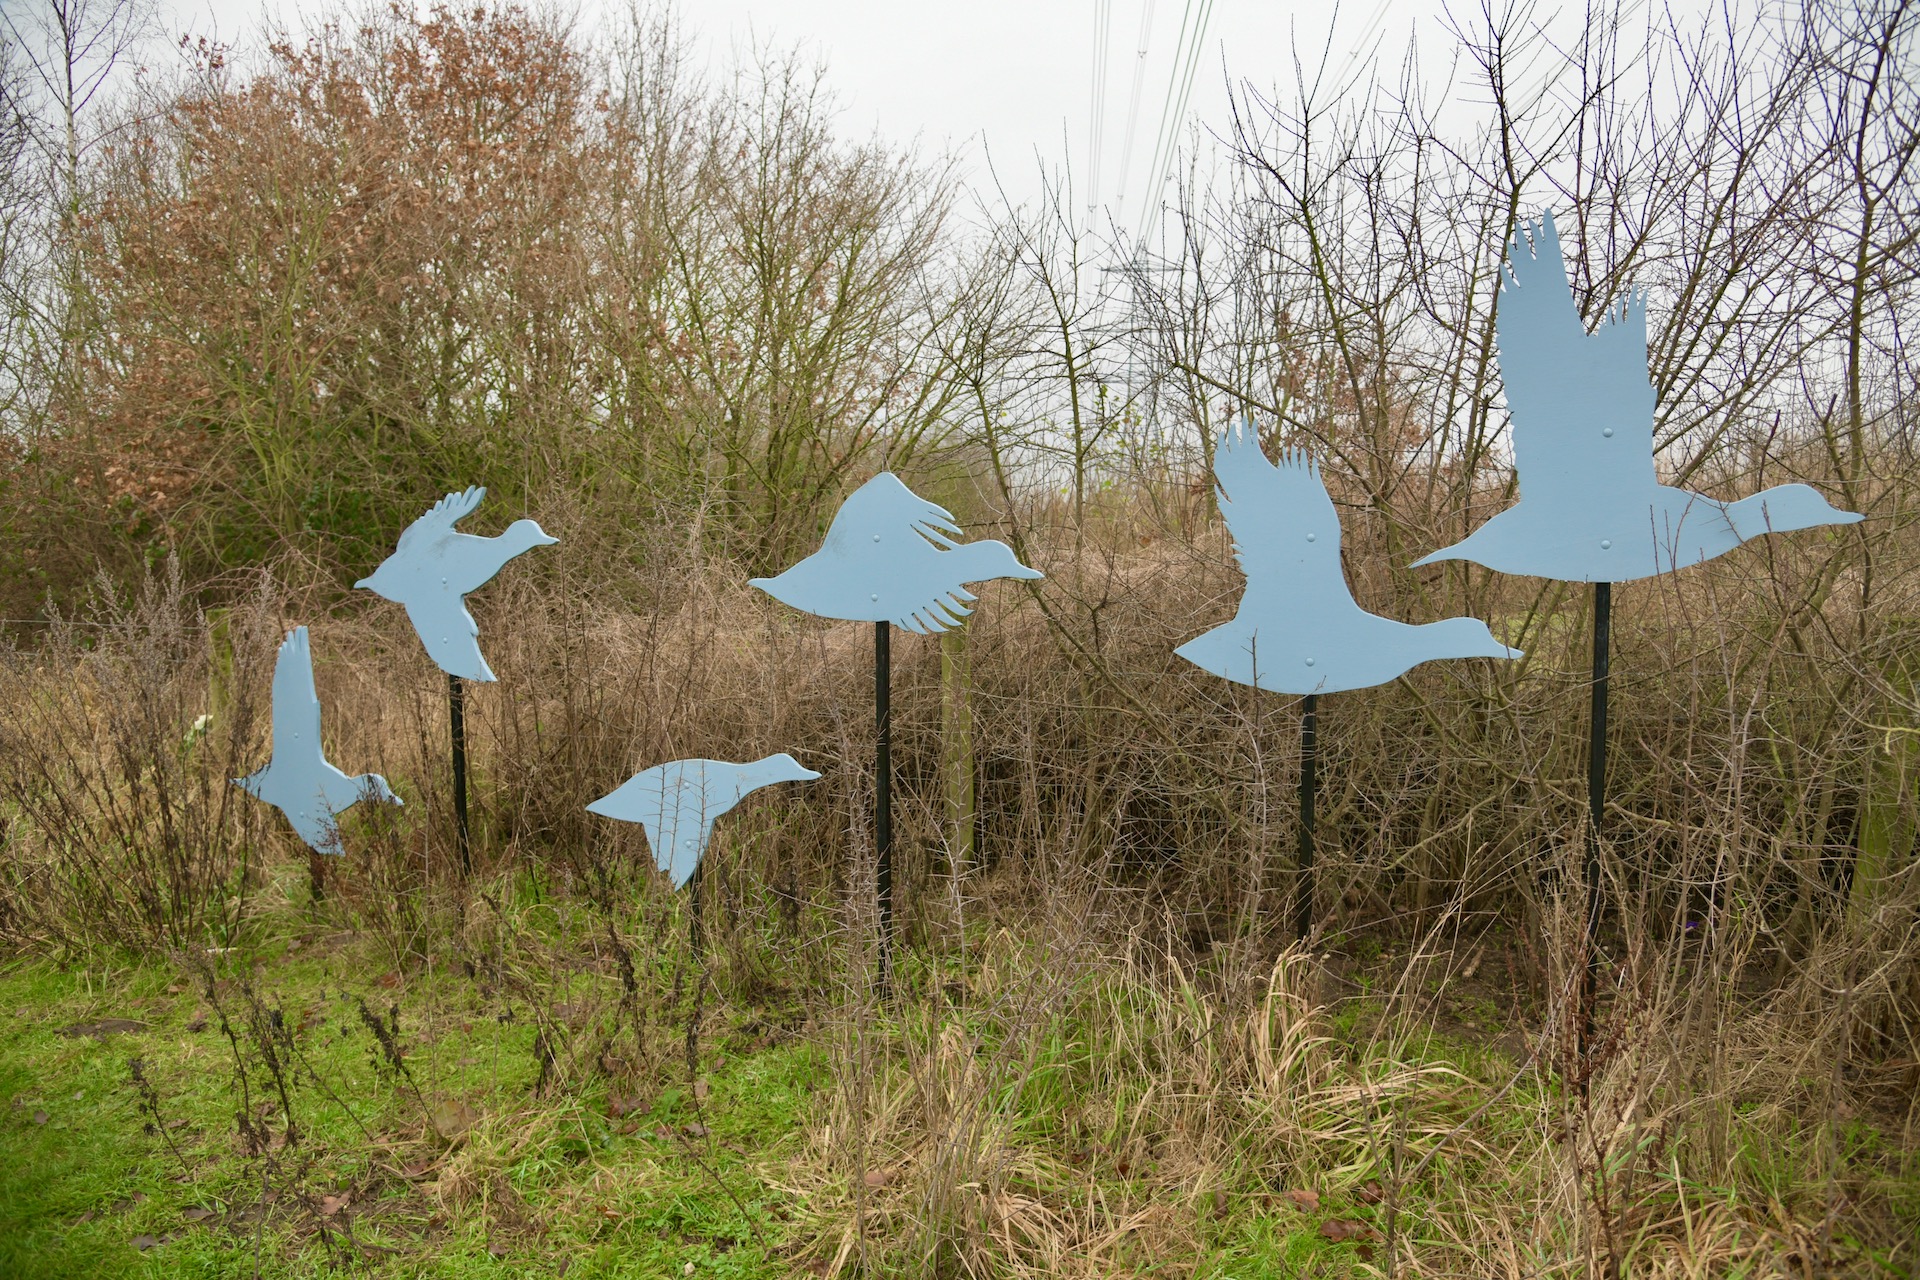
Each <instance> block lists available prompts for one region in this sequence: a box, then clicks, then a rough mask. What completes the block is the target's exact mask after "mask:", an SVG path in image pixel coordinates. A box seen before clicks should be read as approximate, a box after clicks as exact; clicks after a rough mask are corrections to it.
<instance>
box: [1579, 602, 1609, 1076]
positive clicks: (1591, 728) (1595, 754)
mask: <svg viewBox="0 0 1920 1280" xmlns="http://www.w3.org/2000/svg"><path fill="white" fill-rule="evenodd" d="M1612 624H1613V584H1612V583H1610V582H1596V583H1594V584H1593V705H1592V709H1591V712H1590V714H1589V717H1588V724H1587V735H1588V736H1587V865H1586V877H1585V879H1586V888H1587V932H1586V957H1585V960H1586V964H1585V973H1584V976H1583V977H1582V979H1581V991H1580V1054H1581V1057H1582V1058H1584V1057H1585V1056H1586V1052H1587V1045H1588V1043H1589V1042H1590V1041H1591V1040H1592V1039H1593V1014H1594V1001H1595V999H1596V998H1597V996H1598V990H1599V976H1600V830H1601V820H1602V819H1603V818H1604V816H1605V815H1606V811H1607V666H1608V663H1607V650H1608V644H1609V639H1610V637H1609V635H1608V633H1609V631H1610V630H1611V629H1612Z"/></svg>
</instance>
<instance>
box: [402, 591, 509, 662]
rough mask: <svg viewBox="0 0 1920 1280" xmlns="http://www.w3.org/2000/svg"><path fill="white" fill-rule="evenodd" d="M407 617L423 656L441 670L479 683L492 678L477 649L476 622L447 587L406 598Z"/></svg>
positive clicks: (458, 598)
mask: <svg viewBox="0 0 1920 1280" xmlns="http://www.w3.org/2000/svg"><path fill="white" fill-rule="evenodd" d="M407 620H408V621H409V622H411V623H413V629H414V630H415V631H417V632H419V633H420V643H421V644H423V645H425V646H426V649H427V656H428V657H429V658H432V659H433V661H434V664H435V665H436V666H438V667H439V668H440V669H441V670H442V671H445V672H447V673H448V674H449V675H456V676H459V677H461V678H462V679H465V680H477V681H480V682H481V683H485V682H487V681H489V680H492V679H494V674H493V668H492V667H489V666H488V665H487V660H486V658H485V656H483V655H482V654H481V652H480V624H479V623H477V622H475V621H474V620H473V615H472V614H471V613H469V612H467V606H466V602H465V601H464V600H462V599H461V598H460V597H459V595H457V594H456V593H454V592H453V591H451V590H449V591H444V592H441V593H439V594H437V595H435V596H433V597H432V598H431V599H427V600H420V601H408V602H407Z"/></svg>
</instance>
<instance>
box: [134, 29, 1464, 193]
mask: <svg viewBox="0 0 1920 1280" xmlns="http://www.w3.org/2000/svg"><path fill="white" fill-rule="evenodd" d="M624 2H625V0H583V2H582V3H581V4H580V7H579V10H578V12H579V17H578V19H577V22H578V29H579V30H580V31H581V33H582V34H583V35H586V36H589V37H590V35H591V32H592V31H593V29H594V28H595V26H596V25H597V24H598V22H599V20H600V19H599V15H600V14H601V13H603V12H605V11H607V10H608V9H611V8H612V7H613V6H615V5H620V4H623V3H624ZM1466 2H1467V3H1468V4H1469V6H1473V5H1474V0H1466ZM162 3H163V5H164V6H165V8H164V9H163V14H164V20H165V21H166V23H167V25H168V27H169V28H170V29H171V31H172V33H173V34H175V35H176V36H177V35H178V34H180V33H183V32H186V33H192V34H196V35H201V34H204V35H217V36H218V37H219V38H221V39H224V40H227V41H229V42H232V43H235V44H236V45H238V46H239V47H240V48H241V49H242V51H243V52H244V50H245V49H246V48H248V47H250V46H257V45H258V44H259V37H260V33H261V32H262V30H263V29H264V28H265V26H266V23H267V21H268V20H269V19H275V20H279V21H282V22H287V23H290V24H293V23H297V18H296V16H295V15H297V14H298V13H299V12H300V6H298V5H296V4H293V3H286V2H284V0H267V3H265V4H263V3H262V2H261V0H162ZM328 7H332V6H328ZM676 7H677V9H678V12H679V14H680V16H681V18H682V20H683V22H684V23H685V24H686V26H687V27H688V28H689V29H690V30H691V31H693V32H694V33H695V34H696V36H697V37H698V40H699V42H700V43H699V47H700V48H701V49H702V51H703V53H704V54H705V56H706V57H708V58H709V59H710V60H712V61H713V63H714V64H715V65H724V64H725V62H726V61H727V60H728V58H729V56H730V54H731V52H732V51H733V50H734V49H746V48H748V47H750V45H751V44H752V42H753V41H755V40H760V41H762V42H768V41H770V42H773V43H775V44H777V45H791V44H795V43H801V44H804V45H806V46H807V47H809V48H810V49H812V50H813V51H815V52H816V53H817V54H818V55H819V56H820V57H821V58H822V59H824V61H825V62H826V64H827V68H828V76H827V79H828V83H829V85H830V86H831V87H832V88H833V89H834V91H835V92H836V93H837V94H838V96H839V98H840V100H841V101H842V103H843V104H844V106H845V116H844V122H845V125H846V127H847V129H848V130H849V131H850V132H856V133H864V132H866V131H867V130H868V129H872V130H875V131H877V132H878V133H879V134H880V135H881V136H883V137H886V138H889V139H892V140H894V141H896V142H900V143H908V142H914V141H916V140H917V141H918V143H919V145H920V146H921V147H922V149H923V150H926V151H929V152H937V151H940V150H942V149H951V150H953V151H954V152H956V153H957V154H959V155H961V156H962V157H963V158H964V160H965V161H966V163H967V166H968V173H969V176H970V177H972V178H974V179H975V180H976V181H983V180H984V179H985V176H986V175H985V166H984V163H983V161H984V157H985V155H986V153H987V151H988V150H990V152H991V155H992V159H993V163H994V165H995V167H996V168H997V169H998V171H999V172H1000V174H1001V176H1002V178H1003V179H1004V180H1005V181H1006V183H1007V185H1008V187H1009V189H1010V190H1011V191H1012V193H1013V194H1014V195H1015V196H1016V197H1017V198H1022V199H1024V198H1027V197H1028V196H1030V195H1031V194H1032V193H1033V192H1034V191H1035V190H1036V189H1037V176H1036V175H1037V169H1036V165H1035V161H1034V157H1035V156H1036V154H1037V155H1038V156H1039V157H1041V158H1042V159H1043V160H1044V161H1045V162H1046V163H1048V164H1049V165H1058V164H1060V163H1062V162H1063V161H1070V162H1071V164H1072V166H1073V170H1074V181H1075V186H1076V188H1077V191H1076V198H1077V200H1078V201H1080V202H1081V203H1082V204H1083V205H1084V202H1085V201H1086V199H1087V190H1088V187H1089V186H1090V185H1092V184H1093V183H1094V182H1095V181H1097V189H1098V193H1099V200H1100V202H1101V203H1102V204H1106V205H1112V206H1113V207H1114V214H1115V217H1116V219H1117V220H1118V221H1120V222H1121V223H1123V224H1125V225H1129V226H1131V225H1133V224H1134V222H1135V221H1136V220H1137V217H1138V213H1139V210H1140V208H1141V207H1142V198H1143V196H1144V193H1145V191H1146V189H1147V187H1148V185H1149V181H1150V180H1149V177H1148V174H1147V170H1148V168H1149V166H1150V164H1151V163H1152V160H1153V153H1154V150H1155V141H1156V138H1157V137H1158V135H1159V131H1160V128H1161V121H1162V118H1163V115H1164V114H1165V112H1166V106H1167V102H1168V99H1169V97H1170V96H1177V89H1176V86H1175V79H1176V77H1175V71H1176V51H1177V50H1179V49H1182V48H1185V49H1188V50H1191V49H1192V48H1193V40H1192V37H1191V32H1192V31H1193V30H1194V29H1195V28H1196V27H1198V25H1199V21H1200V19H1201V18H1202V17H1203V16H1204V17H1205V18H1206V19H1207V21H1206V24H1205V32H1204V35H1203V36H1202V37H1201V39H1200V41H1199V46H1198V59H1197V63H1196V68H1195V72H1194V76H1193V81H1192V89H1191V96H1190V99H1189V102H1188V106H1187V113H1186V114H1187V117H1188V118H1189V119H1191V118H1196V117H1197V118H1198V119H1199V120H1200V121H1201V122H1203V123H1205V124H1213V125H1219V124H1220V123H1221V122H1222V121H1223V120H1224V117H1225V114H1226V90H1225V87H1224V82H1223V78H1222V70H1221V68H1222V59H1223V57H1224V59H1225V66H1226V69H1227V71H1228V72H1230V73H1231V74H1233V75H1234V76H1235V77H1237V78H1244V79H1251V80H1253V81H1255V82H1256V83H1258V84H1261V85H1271V84H1273V83H1274V82H1275V81H1276V80H1290V79H1291V77H1292V74H1293V72H1292V49H1293V48H1294V44H1295V41H1296V39H1297V40H1298V42H1299V45H1300V47H1301V48H1302V50H1303V56H1307V57H1308V58H1309V59H1310V60H1311V61H1312V62H1315V63H1317V62H1318V60H1319V56H1320V50H1321V49H1322V47H1323V46H1324V44H1325V42H1326V41H1327V38H1328V32H1329V26H1330V25H1331V26H1332V31H1333V45H1332V51H1333V56H1334V60H1335V62H1336V64H1339V63H1344V62H1345V61H1346V60H1347V59H1348V58H1349V57H1350V56H1351V55H1354V54H1356V53H1358V52H1359V51H1362V50H1366V49H1372V48H1382V49H1384V51H1385V54H1386V56H1387V58H1388V60H1389V61H1390V62H1395V63H1397V61H1398V58H1399V55H1400V53H1401V51H1403V50H1404V48H1405V47H1406V43H1407V40H1408V38H1409V36H1410V35H1411V34H1412V33H1413V32H1414V31H1415V29H1416V26H1418V27H1419V28H1420V35H1421V42H1422V44H1423V46H1428V47H1431V46H1433V45H1437V44H1440V43H1443V42H1444V40H1445V34H1444V32H1443V30H1442V29H1441V27H1440V25H1439V20H1438V15H1439V13H1440V10H1441V4H1440V0H1349V3H1347V4H1346V5H1344V6H1343V7H1342V8H1341V9H1340V10H1339V12H1338V17H1337V20H1335V9H1334V6H1333V5H1331V4H1330V3H1326V2H1324V0H1321V2H1316V0H964V2H963V3H947V4H931V3H915V2H914V0H904V2H902V0H680V3H679V4H678V5H677V6H676ZM1102 15H1105V22H1104V30H1102V29H1101V18H1102ZM1183 25H1184V26H1185V27H1186V28H1187V31H1188V33H1189V35H1188V38H1187V39H1186V40H1185V41H1183V40H1182V28H1183ZM1102 38H1103V39H1104V45H1105V48H1106V50H1107V75H1106V91H1105V93H1104V95H1102V98H1101V101H1102V103H1103V105H1104V109H1103V110H1102V111H1101V112H1100V113H1099V115H1100V118H1101V120H1102V123H1103V128H1104V143H1103V145H1102V146H1101V148H1100V153H1101V154H1100V157H1099V165H1098V170H1097V173H1096V171H1095V170H1094V168H1093V166H1092V165H1090V163H1089V156H1090V154H1091V151H1092V147H1091V141H1092V139H1091V136H1090V135H1091V125H1092V122H1093V120H1094V118H1095V114H1096V113H1095V109H1094V102H1095V96H1094V92H1093V70H1094V53H1095V49H1096V48H1097V47H1099V45H1100V43H1101V41H1102ZM1143 47H1144V48H1145V50H1146V54H1145V56H1144V58H1143V57H1141V56H1140V50H1141V49H1142V48H1143ZM1136 73H1137V74H1136ZM1136 79H1137V80H1138V83H1139V92H1138V106H1137V107H1133V103H1134V94H1135V91H1134V85H1135V82H1136ZM1130 108H1132V110H1131V112H1130ZM1130 114H1131V116H1132V127H1131V128H1129V116H1130ZM1129 142H1130V145H1128V144H1129ZM983 148H984V150H983ZM1123 179H1124V187H1123ZM1122 196H1124V200H1121V199H1120V197H1122ZM1103 220H1104V219H1103Z"/></svg>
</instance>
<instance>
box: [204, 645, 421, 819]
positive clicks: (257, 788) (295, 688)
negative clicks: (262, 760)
mask: <svg viewBox="0 0 1920 1280" xmlns="http://www.w3.org/2000/svg"><path fill="white" fill-rule="evenodd" d="M233 784H234V785H235V786H237V787H239V788H240V789H241V790H243V791H245V792H246V793H247V794H248V795H250V796H253V797H254V798H255V799H258V800H264V801H266V802H267V803H268V804H270V805H272V806H274V807H275V808H276V809H278V810H280V812H282V813H284V814H286V815H287V821H288V822H291V823H292V824H293V829H294V831H295V832H296V833H298V834H299V836H300V838H301V839H302V840H304V841H306V842H307V844H308V846H309V847H310V848H312V849H313V850H315V851H316V852H318V853H332V854H337V853H339V852H340V851H341V850H340V829H339V827H338V825H337V823H336V821H335V820H336V818H337V817H338V815H340V814H341V813H344V812H345V811H346V810H348V809H351V808H352V807H353V806H354V805H355V804H356V803H358V802H359V801H360V800H362V799H369V798H370V799H374V800H380V801H384V802H386V803H388V804H399V803H400V797H399V796H396V795H395V794H393V789H392V788H391V787H389V786H388V785H387V780H386V779H385V778H383V777H381V776H380V775H379V774H377V773H363V774H360V775H358V776H357V777H351V778H350V777H348V776H347V775H346V774H344V773H342V772H340V770H338V769H336V768H334V767H333V765H332V764H330V763H328V761H327V758H326V755H325V753H324V752H323V751H322V750H321V747H320V696H319V694H318V693H316V692H315V690H314V687H313V652H312V650H311V648H310V647H309V645H308V642H307V629H306V628H305V627H295V628H294V629H293V630H292V631H289V632H288V633H287V638H286V639H285V640H284V641H282V642H281V645H280V655H279V657H278V658H276V659H275V660H274V664H273V758H272V759H271V760H269V761H267V764H266V767H265V768H263V769H260V770H258V771H256V772H254V773H251V774H248V775H247V776H246V777H244V778H235V779H234V780H233Z"/></svg>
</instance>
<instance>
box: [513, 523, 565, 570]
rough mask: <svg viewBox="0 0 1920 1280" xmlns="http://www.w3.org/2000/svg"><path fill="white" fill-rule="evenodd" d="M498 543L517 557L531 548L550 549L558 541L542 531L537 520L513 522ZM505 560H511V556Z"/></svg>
mask: <svg viewBox="0 0 1920 1280" xmlns="http://www.w3.org/2000/svg"><path fill="white" fill-rule="evenodd" d="M500 541H501V542H503V543H505V544H506V545H507V546H508V547H510V548H512V550H513V555H515V556H517V555H519V554H520V553H521V552H522V551H526V550H528V549H529V548H532V547H551V546H553V545H554V544H555V543H557V542H559V541H560V539H558V538H556V537H554V536H553V535H552V534H550V533H548V532H547V531H546V530H545V529H542V528H541V527H540V523H539V521H537V520H515V521H514V522H513V523H512V524H510V525H508V526H507V527H506V530H505V531H504V532H502V533H501V535H500ZM507 558H508V559H509V560H511V559H512V558H513V556H508V557H507Z"/></svg>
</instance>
